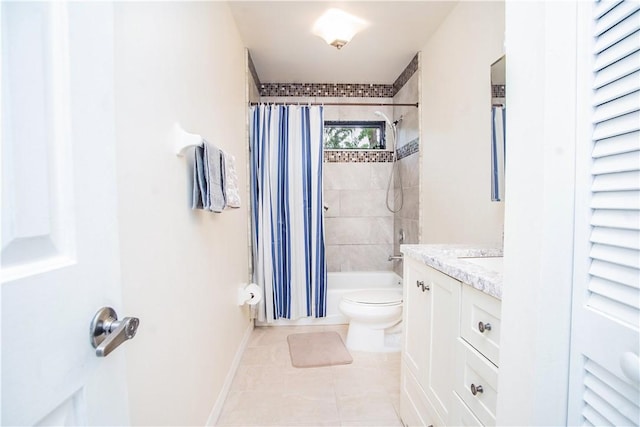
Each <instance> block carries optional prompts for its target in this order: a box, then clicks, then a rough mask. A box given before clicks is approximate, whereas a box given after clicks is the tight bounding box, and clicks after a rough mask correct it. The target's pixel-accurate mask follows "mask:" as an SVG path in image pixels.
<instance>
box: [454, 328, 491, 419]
mask: <svg viewBox="0 0 640 427" xmlns="http://www.w3.org/2000/svg"><path fill="white" fill-rule="evenodd" d="M456 362H457V363H456V366H457V369H456V383H455V386H454V390H455V392H456V393H457V394H458V395H459V396H460V397H461V398H462V401H463V402H464V403H466V404H467V406H468V407H469V408H470V409H471V411H472V412H473V413H474V414H475V415H476V417H477V418H478V419H479V420H480V421H481V422H482V424H484V425H485V426H493V425H495V423H496V402H497V397H498V393H497V390H498V368H496V367H495V365H494V364H493V363H491V362H490V361H489V360H487V358H485V357H484V356H482V355H481V354H480V353H478V352H477V351H476V350H475V349H474V348H473V347H471V346H470V345H469V344H467V343H466V342H465V341H464V340H462V339H458V343H457V349H456ZM472 386H473V388H475V390H476V394H475V395H474V394H473V392H472ZM479 387H481V390H482V391H479Z"/></svg>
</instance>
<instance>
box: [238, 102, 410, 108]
mask: <svg viewBox="0 0 640 427" xmlns="http://www.w3.org/2000/svg"><path fill="white" fill-rule="evenodd" d="M260 104H271V105H324V106H325V107H329V106H331V107H337V106H341V107H342V106H349V105H351V106H354V107H416V108H417V107H418V103H417V102H416V103H414V104H394V103H385V102H250V103H249V105H251V106H255V105H260Z"/></svg>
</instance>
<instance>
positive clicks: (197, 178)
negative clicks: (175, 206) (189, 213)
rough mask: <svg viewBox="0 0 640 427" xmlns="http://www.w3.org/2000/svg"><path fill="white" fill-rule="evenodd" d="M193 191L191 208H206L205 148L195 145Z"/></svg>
mask: <svg viewBox="0 0 640 427" xmlns="http://www.w3.org/2000/svg"><path fill="white" fill-rule="evenodd" d="M193 153H194V154H193V193H192V198H191V209H204V206H205V204H206V203H205V199H204V197H205V194H206V181H205V176H204V148H202V147H201V146H198V147H195V150H193Z"/></svg>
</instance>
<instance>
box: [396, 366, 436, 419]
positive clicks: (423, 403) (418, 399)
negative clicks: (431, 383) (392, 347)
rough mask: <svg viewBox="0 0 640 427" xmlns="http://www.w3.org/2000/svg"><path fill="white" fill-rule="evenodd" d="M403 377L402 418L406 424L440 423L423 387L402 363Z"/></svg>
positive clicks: (401, 386)
mask: <svg viewBox="0 0 640 427" xmlns="http://www.w3.org/2000/svg"><path fill="white" fill-rule="evenodd" d="M401 375H402V378H401V380H400V418H401V419H402V422H403V423H404V425H405V426H408V427H410V426H434V425H439V424H438V423H437V422H436V421H435V420H434V418H433V416H432V415H431V414H432V413H433V412H434V411H433V408H431V407H430V404H429V400H428V399H427V396H426V395H425V394H424V391H423V390H422V387H420V385H419V384H418V381H417V380H416V378H415V377H414V376H413V374H412V373H411V372H410V370H409V369H408V368H407V365H406V363H404V362H403V363H402V373H401Z"/></svg>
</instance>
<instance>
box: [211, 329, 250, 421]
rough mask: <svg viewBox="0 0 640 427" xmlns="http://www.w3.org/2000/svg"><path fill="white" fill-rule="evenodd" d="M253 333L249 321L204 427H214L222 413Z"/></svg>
mask: <svg viewBox="0 0 640 427" xmlns="http://www.w3.org/2000/svg"><path fill="white" fill-rule="evenodd" d="M252 331H253V321H249V326H247V329H246V330H245V331H244V336H243V337H242V341H241V342H240V345H239V346H238V350H237V351H236V355H235V357H234V358H233V361H232V362H231V367H230V368H229V372H228V373H227V377H226V378H225V380H224V384H223V385H222V390H220V393H219V394H218V398H217V399H216V403H215V404H214V405H213V409H212V410H211V414H210V415H209V419H207V424H206V426H211V427H212V426H215V425H216V423H217V422H218V418H219V417H220V414H221V413H222V407H223V406H224V401H225V400H226V399H227V395H228V394H229V389H231V383H232V382H233V377H234V376H235V375H236V371H237V370H238V366H239V365H240V360H241V359H242V355H243V354H244V350H245V349H246V348H247V344H248V343H249V338H250V337H251V332H252Z"/></svg>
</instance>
